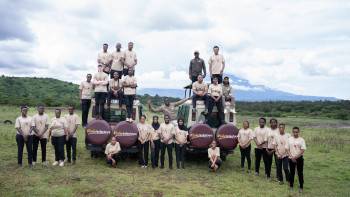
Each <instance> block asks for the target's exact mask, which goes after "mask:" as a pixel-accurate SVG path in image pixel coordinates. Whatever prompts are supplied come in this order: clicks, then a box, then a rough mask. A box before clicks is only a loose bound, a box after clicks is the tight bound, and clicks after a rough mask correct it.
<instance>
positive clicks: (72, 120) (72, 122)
mask: <svg viewBox="0 0 350 197" xmlns="http://www.w3.org/2000/svg"><path fill="white" fill-rule="evenodd" d="M65 118H66V121H67V129H68V133H69V134H72V133H73V132H74V129H75V126H78V125H80V118H79V116H78V115H77V114H72V115H70V114H67V115H66V116H65ZM73 137H75V138H76V137H77V132H75V133H74V134H73Z"/></svg>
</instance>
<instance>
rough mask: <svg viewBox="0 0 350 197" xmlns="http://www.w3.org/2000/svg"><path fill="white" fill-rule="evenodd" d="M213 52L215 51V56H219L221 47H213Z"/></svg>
mask: <svg viewBox="0 0 350 197" xmlns="http://www.w3.org/2000/svg"><path fill="white" fill-rule="evenodd" d="M213 51H214V53H215V55H217V54H219V47H218V46H214V47H213Z"/></svg>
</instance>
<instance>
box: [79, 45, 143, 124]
mask: <svg viewBox="0 0 350 197" xmlns="http://www.w3.org/2000/svg"><path fill="white" fill-rule="evenodd" d="M121 47H122V46H121V44H120V43H117V44H116V50H115V51H114V52H112V53H109V52H108V44H103V49H102V52H100V53H99V54H98V56H97V63H98V70H97V73H96V74H94V75H93V76H92V74H87V76H86V81H83V82H81V84H80V86H79V90H80V99H81V106H82V125H83V126H84V127H85V126H86V125H87V122H88V115H89V110H90V106H91V99H92V97H94V98H95V111H94V115H95V117H96V118H97V119H104V105H105V103H106V100H107V106H108V107H110V105H111V100H112V99H118V101H119V106H120V107H123V104H125V106H126V110H127V119H126V120H127V121H129V122H132V121H133V119H132V108H133V105H134V100H135V96H136V87H137V81H136V78H135V77H134V74H135V66H136V64H137V57H136V53H135V51H133V47H134V43H132V42H129V43H128V49H127V50H125V51H121ZM109 75H110V77H109ZM109 78H110V79H109ZM93 94H94V96H93Z"/></svg>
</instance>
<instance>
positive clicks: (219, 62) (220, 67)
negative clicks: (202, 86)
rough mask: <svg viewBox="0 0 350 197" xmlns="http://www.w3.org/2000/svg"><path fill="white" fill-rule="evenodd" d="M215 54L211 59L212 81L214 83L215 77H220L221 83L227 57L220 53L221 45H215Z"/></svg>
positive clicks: (210, 71)
mask: <svg viewBox="0 0 350 197" xmlns="http://www.w3.org/2000/svg"><path fill="white" fill-rule="evenodd" d="M213 51H214V54H213V55H212V56H211V57H210V59H209V73H210V77H211V83H213V79H214V77H217V78H218V82H219V84H221V83H222V75H223V73H224V69H225V59H224V56H222V55H221V54H219V47H218V46H214V48H213Z"/></svg>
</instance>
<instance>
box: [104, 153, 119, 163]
mask: <svg viewBox="0 0 350 197" xmlns="http://www.w3.org/2000/svg"><path fill="white" fill-rule="evenodd" d="M112 158H113V159H114V161H115V162H117V161H119V159H120V154H119V153H116V154H113V155H112ZM106 162H107V164H109V165H112V164H113V161H112V160H111V159H108V158H106Z"/></svg>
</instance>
